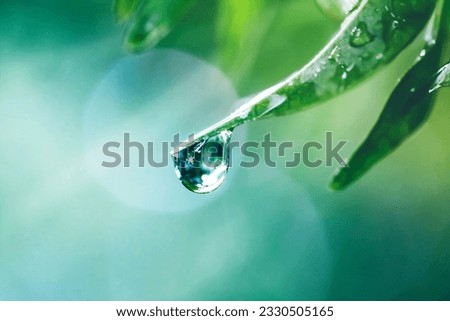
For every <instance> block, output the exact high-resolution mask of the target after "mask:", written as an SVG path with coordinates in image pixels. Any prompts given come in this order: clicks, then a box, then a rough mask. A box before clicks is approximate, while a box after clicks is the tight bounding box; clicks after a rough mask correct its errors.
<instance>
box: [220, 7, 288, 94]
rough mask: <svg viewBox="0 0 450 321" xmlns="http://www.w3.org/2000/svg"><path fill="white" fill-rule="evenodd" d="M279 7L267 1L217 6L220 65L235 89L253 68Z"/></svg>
mask: <svg viewBox="0 0 450 321" xmlns="http://www.w3.org/2000/svg"><path fill="white" fill-rule="evenodd" d="M278 5H279V2H278V1H270V0H252V1H243V0H227V1H220V2H219V14H218V20H217V36H218V40H219V46H220V50H219V55H220V57H219V58H220V63H221V67H222V69H223V70H226V71H227V72H228V74H229V75H230V76H231V78H232V79H233V80H234V82H235V85H236V86H239V84H238V82H239V81H240V80H241V79H242V78H243V77H242V75H245V74H247V73H248V72H249V70H250V69H251V68H252V65H253V63H254V62H255V60H256V59H255V57H256V56H257V55H258V53H259V49H260V46H261V44H262V42H263V41H264V37H265V34H266V32H267V30H268V28H269V26H270V25H271V23H272V21H273V19H274V17H275V14H276V12H277V7H278ZM243 48H252V50H251V51H249V50H242V49H243Z"/></svg>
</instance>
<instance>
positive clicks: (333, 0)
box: [316, 0, 361, 20]
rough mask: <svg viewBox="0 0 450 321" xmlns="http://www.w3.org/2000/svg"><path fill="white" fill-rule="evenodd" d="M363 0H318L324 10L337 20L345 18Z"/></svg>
mask: <svg viewBox="0 0 450 321" xmlns="http://www.w3.org/2000/svg"><path fill="white" fill-rule="evenodd" d="M360 1H361V0H316V3H317V4H318V5H319V7H320V8H321V9H322V11H323V12H324V13H325V14H326V15H327V16H328V17H330V18H332V19H335V20H342V19H344V18H345V17H346V16H347V15H348V14H349V13H350V12H351V11H352V10H353V9H355V8H356V6H357V5H358V3H359V2H360Z"/></svg>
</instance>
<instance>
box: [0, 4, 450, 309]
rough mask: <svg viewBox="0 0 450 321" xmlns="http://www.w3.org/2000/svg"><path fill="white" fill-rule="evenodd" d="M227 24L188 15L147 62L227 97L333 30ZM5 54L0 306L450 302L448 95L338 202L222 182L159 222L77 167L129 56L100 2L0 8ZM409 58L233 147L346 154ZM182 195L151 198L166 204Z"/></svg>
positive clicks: (278, 73) (311, 178) (248, 88)
mask: <svg viewBox="0 0 450 321" xmlns="http://www.w3.org/2000/svg"><path fill="white" fill-rule="evenodd" d="M245 2H246V1H243V3H245ZM249 10H252V8H251V6H250V9H249ZM227 17H228V15H227V13H226V12H224V10H223V9H221V6H220V4H218V3H217V2H214V1H201V3H200V4H199V5H197V6H196V7H195V8H194V10H193V11H192V12H191V13H190V14H189V15H188V16H187V17H186V18H185V19H184V20H183V21H182V22H181V23H180V24H179V25H178V26H177V27H176V28H175V30H174V31H173V32H172V33H171V34H170V35H169V36H168V37H167V38H166V39H164V40H163V41H162V42H161V43H160V44H159V45H158V47H159V48H170V49H172V50H178V51H180V52H184V53H188V54H190V55H193V56H195V57H198V58H199V59H202V60H204V61H205V62H207V63H208V64H211V65H214V66H216V68H217V69H219V70H221V71H222V72H223V73H224V74H225V75H227V76H228V77H229V79H230V81H231V83H232V84H233V85H234V87H235V89H236V92H237V95H238V96H240V97H244V96H246V95H249V94H251V93H254V92H256V91H258V90H261V89H264V88H265V87H267V86H269V85H272V84H274V83H275V82H277V81H279V80H281V79H282V78H283V77H285V76H287V75H288V74H290V73H291V72H292V71H293V70H296V69H298V68H299V67H301V66H302V65H304V64H305V63H306V62H307V61H308V60H309V59H311V58H312V57H313V56H314V54H315V53H316V52H317V51H318V50H320V48H321V47H322V46H323V45H324V44H325V43H326V41H327V39H329V37H331V35H332V34H333V33H334V32H335V30H337V28H338V26H339V24H338V23H336V22H333V21H330V20H328V19H327V18H326V17H325V16H324V15H323V14H322V12H321V11H320V10H319V9H318V8H317V7H316V5H315V4H314V3H313V1H307V0H303V1H302V0H284V1H280V2H273V3H272V4H268V5H266V6H264V7H263V8H260V9H258V10H256V8H255V16H254V19H252V20H251V21H250V22H249V23H248V24H244V25H243V27H242V28H241V29H238V34H232V33H231V32H232V30H231V29H230V30H228V29H227V27H226V26H227V24H228V22H227V19H229V17H228V18H227ZM236 19H238V18H236ZM224 26H225V27H224ZM227 30H228V31H229V32H230V34H227ZM233 32H234V31H233ZM236 39H238V40H236ZM239 39H240V40H239ZM0 44H1V45H0V128H1V135H0V156H1V166H0V182H1V184H0V299H2V300H447V299H450V290H449V289H450V254H449V247H450V215H449V214H450V197H449V196H450V185H449V182H450V172H449V161H450V144H449V139H450V136H449V130H448V128H449V120H450V109H449V108H448V102H449V100H450V92H449V91H448V90H445V89H444V90H442V91H441V92H440V93H439V96H438V100H437V103H436V106H435V109H434V111H433V113H432V115H431V117H430V119H429V121H428V122H427V124H426V125H425V126H424V127H423V128H422V129H421V130H420V131H419V132H418V133H417V134H416V135H414V137H413V138H411V139H410V140H408V141H407V142H406V143H405V144H404V145H403V146H401V148H399V149H398V150H397V151H396V152H395V153H394V154H392V155H391V156H390V157H388V158H387V159H386V160H384V161H383V162H382V163H380V164H379V165H377V166H376V167H375V168H374V169H373V170H372V171H371V172H370V173H369V174H368V175H367V176H365V177H364V178H363V179H362V180H361V181H359V182H357V183H356V184H355V185H354V186H352V187H350V188H349V189H348V190H346V191H345V192H340V193H333V192H331V191H329V190H328V188H327V184H328V181H329V179H330V177H331V175H332V174H333V172H334V171H335V168H329V167H320V168H317V169H309V168H306V167H304V166H301V167H299V168H294V169H285V168H275V169H272V168H267V167H265V166H263V165H261V166H258V167H257V168H254V169H238V168H232V169H231V171H232V172H233V176H232V177H230V180H227V181H226V183H225V186H224V187H223V189H222V190H220V191H218V192H217V193H220V194H216V195H214V194H211V195H206V196H196V195H193V194H192V196H189V197H195V199H196V200H195V202H196V204H197V203H199V204H198V205H196V207H195V208H189V207H186V208H181V209H180V210H179V211H178V212H179V213H175V214H173V213H172V214H168V213H164V212H163V211H158V210H155V209H149V208H139V207H135V206H134V207H133V206H130V205H128V204H126V203H124V202H122V201H121V200H120V198H118V197H117V196H116V195H114V194H112V193H110V192H109V191H108V190H107V188H105V186H104V185H102V184H101V183H99V181H98V179H97V178H96V177H95V175H92V172H90V171H89V170H88V169H87V167H86V164H85V153H86V150H85V146H86V137H85V128H84V126H85V109H86V106H87V105H88V103H89V101H90V99H91V97H92V93H93V92H94V90H95V88H96V87H97V86H98V84H99V83H100V82H101V81H102V79H104V77H105V75H106V74H107V73H108V72H110V70H111V69H112V68H114V66H115V65H116V64H117V63H118V62H119V61H122V59H124V58H125V57H127V56H129V53H127V52H126V51H125V50H124V48H123V46H122V28H121V27H120V26H118V25H116V24H115V22H114V18H113V16H112V13H111V3H110V2H109V1H100V0H98V1H93V0H91V1H50V0H47V1H39V2H36V1H20V2H18V1H5V0H4V1H2V2H1V3H0ZM448 52H449V51H448V44H447V51H446V57H448ZM411 55H412V53H409V54H408V53H407V52H406V53H405V54H403V55H402V56H400V57H399V58H398V59H397V60H396V61H395V62H394V63H393V64H391V65H390V66H389V67H387V68H385V69H384V70H383V71H382V72H380V73H379V74H377V75H376V76H375V77H373V78H371V79H370V80H369V81H367V82H365V83H364V84H363V85H361V86H359V87H358V88H356V89H354V90H353V91H351V92H349V93H346V94H344V95H342V96H340V97H338V98H336V99H333V100H332V101H329V102H327V103H325V104H322V105H319V106H316V107H315V108H314V109H311V110H309V111H307V112H303V113H300V114H295V115H292V116H288V117H283V118H271V119H268V120H264V121H259V122H256V123H252V124H249V125H247V126H246V134H245V135H246V137H247V139H254V140H261V139H262V137H263V136H264V134H265V133H266V132H268V131H271V132H272V135H273V137H275V139H276V140H277V141H286V140H292V141H294V142H295V143H296V144H298V145H299V146H301V145H302V144H304V143H305V142H308V141H310V140H316V141H319V142H323V141H324V137H325V132H327V131H332V132H333V134H334V136H335V138H336V140H340V139H342V140H348V141H349V143H348V144H347V145H346V147H345V149H344V153H345V155H350V154H351V152H352V151H353V150H354V149H355V148H356V147H357V146H358V145H359V144H360V143H361V142H362V140H363V139H364V137H365V135H366V134H367V133H368V132H369V130H370V128H371V126H373V124H374V123H375V121H376V118H377V116H378V114H379V113H380V111H381V109H382V107H383V104H384V103H385V102H386V100H387V99H388V97H389V93H390V91H391V90H392V89H393V86H394V84H395V83H396V79H397V78H398V76H399V75H401V74H402V72H403V71H404V69H405V66H407V65H408V63H409V61H410V59H411ZM181 108H183V106H181V105H180V106H169V107H167V109H164V110H161V111H160V112H161V113H160V114H159V112H158V111H154V117H163V118H162V119H163V120H167V121H170V119H171V117H176V115H177V109H181ZM195 112H196V110H195V108H192V113H193V114H195ZM226 112H228V110H224V111H223V114H226ZM133 113H134V111H133V110H130V111H129V115H128V116H130V117H132V116H133ZM198 117H199V118H201V117H202V115H201V114H200V115H198ZM217 120H219V118H217ZM149 121H151V120H150V119H149ZM106 123H107V121H106ZM162 123H164V122H162ZM130 129H131V130H133V128H130ZM194 129H198V128H194ZM88 138H89V137H88ZM149 139H151V138H149ZM169 139H171V137H169ZM260 152H261V151H260ZM126 182H128V181H126ZM158 184H166V182H158ZM127 187H128V189H129V190H131V191H133V185H130V186H128V185H127ZM179 193H185V191H184V190H183V188H182V187H181V185H180V186H179V190H178V189H175V188H174V190H173V195H156V194H151V195H148V199H149V202H153V203H155V204H156V203H157V202H158V200H159V199H161V198H162V199H166V198H167V197H169V198H170V197H172V202H173V206H174V207H177V197H178V195H179ZM186 193H187V192H186ZM199 198H203V199H201V200H198V199H199ZM155 206H156V205H155Z"/></svg>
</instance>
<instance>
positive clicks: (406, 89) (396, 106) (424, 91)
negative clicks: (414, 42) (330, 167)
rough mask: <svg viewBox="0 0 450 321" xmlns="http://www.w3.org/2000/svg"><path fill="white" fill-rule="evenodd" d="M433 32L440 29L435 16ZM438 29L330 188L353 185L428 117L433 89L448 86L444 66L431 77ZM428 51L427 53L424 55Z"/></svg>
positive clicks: (437, 57)
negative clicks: (433, 38) (433, 41)
mask: <svg viewBox="0 0 450 321" xmlns="http://www.w3.org/2000/svg"><path fill="white" fill-rule="evenodd" d="M435 22H436V24H435V28H434V30H435V32H436V33H437V32H438V30H439V29H440V23H439V19H438V17H436V20H435ZM442 31H443V29H441V32H440V37H438V45H437V46H432V45H431V44H430V45H428V46H427V47H426V48H425V49H424V50H423V51H422V53H421V55H420V57H419V58H420V59H419V61H418V63H417V64H416V65H415V66H414V67H413V68H411V70H410V71H409V72H408V73H407V74H406V75H405V76H404V77H403V79H402V80H401V81H400V83H399V84H398V86H397V87H396V88H395V90H394V92H393V93H392V95H391V96H390V98H389V100H388V102H387V104H386V106H385V108H384V110H383V112H382V113H381V115H380V117H379V119H378V121H377V123H376V125H375V127H374V128H373V129H372V131H371V132H370V134H369V136H368V137H367V138H366V140H365V141H364V142H363V144H362V145H361V146H360V147H359V149H358V150H357V151H356V152H355V154H354V155H353V156H352V158H351V159H350V161H349V162H348V164H347V165H348V166H347V167H342V168H340V169H339V171H338V173H337V174H336V176H335V177H334V178H333V180H332V182H331V188H332V189H334V190H341V189H344V188H346V187H347V186H348V185H350V184H352V183H354V182H355V181H356V180H357V179H358V178H360V177H361V176H363V175H364V174H365V173H366V172H367V171H368V170H369V169H370V168H371V167H372V166H374V165H375V164H376V163H378V162H380V161H381V160H382V159H384V158H385V157H386V156H388V155H389V154H391V153H392V152H394V151H395V150H396V148H397V147H399V146H400V145H401V144H402V143H403V142H404V141H405V140H407V139H408V138H409V137H410V136H411V135H412V134H413V133H415V132H416V131H417V130H418V129H419V128H420V126H421V125H422V124H423V123H424V122H425V121H426V119H427V117H428V115H429V114H430V112H431V110H432V108H433V103H434V96H435V90H436V89H438V88H441V87H443V86H448V81H449V74H450V69H449V67H448V65H446V66H445V67H443V68H442V69H440V70H439V72H438V73H437V74H435V75H434V76H432V73H433V71H435V70H437V69H438V68H439V60H440V57H441V54H442V48H443V41H442V40H443V39H442V33H443V32H442ZM427 51H429V53H428V54H426V52H427Z"/></svg>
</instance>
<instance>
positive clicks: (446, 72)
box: [430, 62, 450, 93]
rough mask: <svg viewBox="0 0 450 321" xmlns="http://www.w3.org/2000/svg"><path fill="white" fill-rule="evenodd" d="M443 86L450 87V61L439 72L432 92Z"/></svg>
mask: <svg viewBox="0 0 450 321" xmlns="http://www.w3.org/2000/svg"><path fill="white" fill-rule="evenodd" d="M442 87H450V62H449V63H447V64H446V65H445V66H444V67H442V68H441V69H439V71H438V72H437V74H436V77H435V81H434V83H433V85H432V87H431V89H430V93H431V92H434V91H436V90H438V89H439V88H442Z"/></svg>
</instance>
